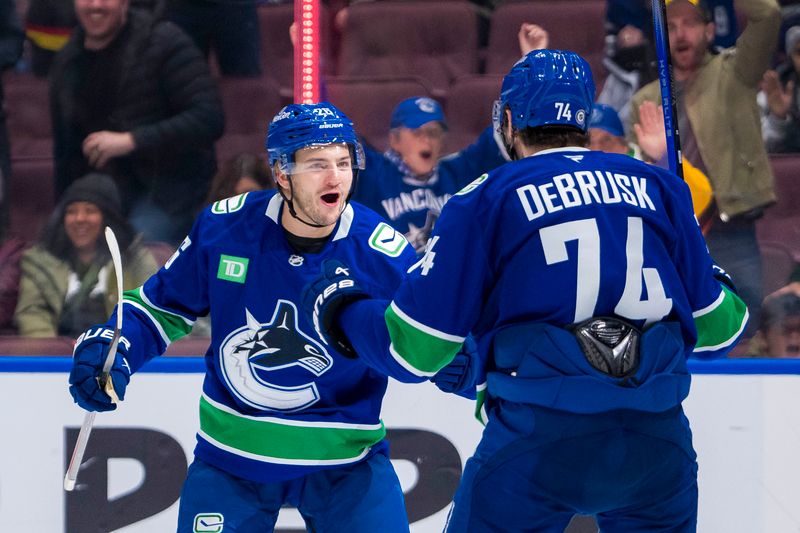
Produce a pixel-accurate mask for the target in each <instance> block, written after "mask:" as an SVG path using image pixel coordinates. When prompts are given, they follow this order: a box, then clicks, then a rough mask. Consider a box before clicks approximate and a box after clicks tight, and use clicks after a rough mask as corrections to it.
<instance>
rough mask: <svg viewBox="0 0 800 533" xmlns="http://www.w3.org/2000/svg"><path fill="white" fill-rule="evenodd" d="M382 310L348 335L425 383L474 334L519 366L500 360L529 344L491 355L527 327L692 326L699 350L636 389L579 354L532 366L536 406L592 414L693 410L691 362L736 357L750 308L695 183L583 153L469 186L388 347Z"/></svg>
mask: <svg viewBox="0 0 800 533" xmlns="http://www.w3.org/2000/svg"><path fill="white" fill-rule="evenodd" d="M464 254H468V255H470V256H474V257H475V260H473V261H466V260H464ZM439 302H458V305H456V306H453V305H449V306H443V305H440V304H439ZM381 304H382V305H384V307H385V302H383V303H381V302H370V303H367V302H356V303H355V304H352V305H350V306H349V307H347V308H346V309H345V311H344V313H343V315H342V318H341V323H342V324H343V325H345V326H346V325H347V324H352V323H355V322H357V323H359V324H361V325H362V327H361V328H359V330H358V331H354V329H353V328H350V327H347V328H346V331H347V333H348V335H349V336H350V337H351V341H353V343H354V345H355V346H356V349H357V351H359V353H361V352H364V353H365V355H364V356H363V358H364V359H366V360H367V361H368V362H369V364H371V365H373V366H375V368H378V369H380V370H381V371H382V372H386V373H387V374H389V375H392V376H395V377H396V378H398V379H400V380H401V381H411V382H413V381H421V380H423V379H426V378H428V377H430V376H431V375H433V374H434V373H435V372H436V371H438V370H439V369H440V368H442V367H443V366H444V365H446V364H447V363H448V362H449V361H450V360H451V359H452V357H453V355H454V354H455V353H456V351H457V350H458V348H459V346H460V345H461V343H462V342H463V340H464V338H465V336H466V335H467V334H468V333H470V332H471V333H472V334H473V335H474V337H475V338H476V340H477V342H478V345H479V352H480V354H481V357H482V358H483V361H482V362H483V364H485V365H488V366H489V368H490V369H492V368H496V367H498V366H500V367H503V366H506V365H504V363H507V362H504V361H498V360H497V358H498V357H502V356H503V354H504V353H506V352H508V353H517V354H519V353H524V352H525V351H526V349H527V345H526V339H525V338H524V337H522V336H518V337H517V339H516V340H515V339H514V337H513V336H512V337H511V338H508V337H504V338H503V343H505V344H509V343H510V344H512V345H513V344H514V343H515V342H518V343H519V344H518V345H517V346H508V350H504V349H503V348H505V346H501V347H500V348H499V349H498V346H497V345H495V346H494V348H493V349H491V347H492V344H493V341H495V337H496V336H498V334H500V332H502V331H503V330H504V328H506V327H508V326H512V325H515V324H521V323H544V324H550V325H553V326H557V327H559V328H562V327H564V326H567V325H570V324H574V323H577V322H580V321H583V320H585V319H588V318H590V317H596V316H616V317H622V318H624V319H627V320H628V321H630V322H632V323H633V324H635V325H636V326H638V327H640V328H642V327H645V326H647V325H649V324H652V323H654V322H658V321H672V322H677V323H678V324H679V326H680V336H682V340H683V343H684V345H685V346H686V347H687V348H686V351H685V352H683V351H681V354H680V358H679V359H678V360H675V359H674V357H673V356H672V355H665V357H669V359H667V360H658V356H652V355H651V356H649V357H648V358H645V359H644V360H643V363H642V365H641V367H640V368H639V370H638V371H637V373H636V375H635V376H634V381H633V382H632V383H636V385H637V386H636V387H633V386H630V387H620V386H618V381H617V380H615V379H612V378H610V377H608V376H604V375H602V374H601V373H600V372H598V371H596V370H594V369H592V368H591V367H590V366H589V365H588V363H587V362H586V360H585V359H584V358H583V357H582V356H580V355H579V354H573V355H575V357H574V358H565V359H559V358H553V357H552V354H550V357H549V358H544V359H537V358H536V357H532V358H529V359H527V360H526V363H525V365H526V368H525V369H524V372H525V378H526V380H527V383H526V385H527V391H528V392H527V397H526V401H527V402H530V403H533V404H537V405H543V406H547V407H552V408H558V409H563V410H566V411H572V412H585V413H588V412H601V411H606V410H611V409H618V408H625V407H634V406H635V408H637V409H641V410H645V411H663V410H664V409H667V408H669V407H672V406H675V405H679V404H680V402H681V400H683V398H684V397H685V396H686V395H687V394H688V390H689V375H688V373H687V370H686V365H685V357H686V356H689V355H690V354H691V352H692V351H694V353H695V354H696V355H698V356H703V357H714V356H721V355H724V354H725V353H726V352H727V351H728V350H730V348H732V347H733V345H734V344H735V341H736V340H737V339H738V337H739V335H740V334H741V331H742V328H743V326H744V324H745V322H746V310H745V309H744V307H743V304H741V301H740V300H739V299H738V297H736V296H735V295H734V294H733V293H732V292H731V291H730V290H729V289H728V288H727V287H726V286H724V285H722V284H721V283H720V282H719V281H718V280H717V279H716V278H715V266H714V265H713V263H712V260H711V258H710V257H709V255H708V253H707V251H706V247H705V243H704V241H703V237H702V235H701V233H700V231H699V228H698V227H697V223H696V220H695V219H694V217H693V214H692V208H691V198H690V194H689V190H688V188H687V187H686V185H685V184H684V183H683V182H682V181H681V180H679V179H678V178H677V177H676V176H674V175H672V174H670V173H668V172H666V171H664V170H662V169H659V168H656V167H654V166H651V165H647V164H645V163H642V162H639V161H636V160H634V159H633V158H630V157H627V156H624V155H617V154H605V153H602V152H590V151H588V150H585V149H582V148H563V149H554V150H545V151H542V152H539V153H538V154H536V155H535V156H532V157H527V158H525V159H522V160H519V161H515V162H513V163H509V164H507V165H504V166H502V167H500V168H498V169H496V170H494V171H492V172H489V173H488V174H486V175H484V176H481V177H480V178H479V179H477V180H475V181H474V182H473V183H472V184H470V185H468V186H467V187H466V188H465V189H463V190H462V191H460V192H459V193H458V194H457V195H456V196H454V197H453V198H452V199H451V200H450V201H449V202H448V204H447V207H446V209H445V210H444V211H443V213H442V217H441V218H440V219H439V221H438V223H437V226H436V229H435V230H434V233H433V235H432V237H431V239H430V241H429V243H428V245H427V247H426V253H425V255H424V256H423V257H422V258H421V259H420V260H419V261H418V262H417V263H416V264H415V265H414V266H413V267H412V268H411V269H410V270H409V276H408V277H407V279H406V280H405V281H404V282H403V284H401V286H400V288H399V290H398V292H397V293H396V294H395V296H394V299H393V301H392V302H391V305H390V306H389V307H388V308H387V309H386V313H385V321H386V325H387V326H388V338H387V337H386V329H387V328H386V327H383V328H381V327H379V326H380V324H376V325H375V326H374V327H369V326H366V327H365V326H364V324H365V323H366V322H367V318H366V317H372V318H373V319H374V318H375V317H376V316H377V314H376V313H374V308H373V309H370V307H372V306H374V305H381ZM380 319H381V321H382V320H383V319H384V317H383V316H380ZM371 330H375V331H376V332H379V333H371ZM564 333H565V334H567V335H571V334H569V333H568V332H566V331H565V332H564ZM553 342H555V343H556V344H558V339H555V340H554V341H553ZM367 347H369V349H367ZM644 349H645V347H643V348H642V350H644ZM493 351H494V357H495V360H494V361H488V360H487V357H492V355H489V354H491V353H492V352H493ZM655 353H656V354H657V353H658V351H657V350H656V351H655ZM519 362H520V361H516V363H519ZM506 367H507V366H506ZM522 372H523V370H522V369H520V373H522ZM519 377H520V378H521V377H523V376H519ZM500 381H502V379H501V380H499V381H498V383H497V384H496V385H497V386H498V387H500V386H501V385H503V384H502V383H500ZM517 381H519V380H517ZM489 386H490V388H491V387H492V382H491V376H490V382H489ZM590 399H591V401H589V400H590Z"/></svg>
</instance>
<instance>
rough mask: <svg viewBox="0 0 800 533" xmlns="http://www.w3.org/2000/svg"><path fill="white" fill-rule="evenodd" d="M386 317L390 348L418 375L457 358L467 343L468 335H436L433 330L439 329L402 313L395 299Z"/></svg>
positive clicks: (400, 360)
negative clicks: (426, 325) (423, 324)
mask: <svg viewBox="0 0 800 533" xmlns="http://www.w3.org/2000/svg"><path fill="white" fill-rule="evenodd" d="M384 318H385V320H386V327H387V329H388V330H389V338H390V339H391V346H390V347H389V351H390V352H391V354H392V356H393V357H394V358H395V359H396V360H397V362H398V363H400V365H401V366H403V367H404V368H405V369H406V370H408V371H409V372H411V373H412V374H415V375H417V376H431V375H433V374H435V373H436V372H438V371H439V370H440V369H441V368H442V367H444V366H445V365H446V364H447V363H449V362H450V361H451V360H452V359H453V357H454V356H455V355H456V353H458V350H459V349H460V348H461V344H462V343H463V342H464V337H457V336H455V335H448V334H445V333H441V332H437V333H439V335H434V334H431V332H432V331H436V330H433V329H431V328H427V327H425V329H424V330H423V329H422V328H419V327H417V326H416V325H415V324H419V323H418V322H414V321H411V319H409V318H408V317H407V316H406V315H405V314H402V311H400V310H399V309H398V308H397V306H396V305H394V302H392V304H391V305H390V306H389V307H387V308H386V313H384ZM419 325H420V326H421V324H419ZM423 327H424V326H423Z"/></svg>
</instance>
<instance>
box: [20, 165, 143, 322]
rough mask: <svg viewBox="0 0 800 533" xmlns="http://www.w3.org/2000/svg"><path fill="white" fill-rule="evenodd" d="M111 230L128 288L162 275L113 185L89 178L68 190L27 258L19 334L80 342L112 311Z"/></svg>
mask: <svg viewBox="0 0 800 533" xmlns="http://www.w3.org/2000/svg"><path fill="white" fill-rule="evenodd" d="M105 226H110V227H111V229H113V230H114V233H115V235H116V237H117V241H118V242H119V246H120V250H121V252H122V265H123V288H124V289H126V290H127V289H133V288H136V287H138V286H139V285H141V284H142V283H143V282H144V280H145V279H147V278H148V277H149V276H150V275H151V274H152V273H154V272H155V271H156V270H157V265H156V261H155V259H154V258H153V256H152V254H151V253H150V252H149V251H148V250H147V249H146V248H144V247H143V246H142V244H141V242H140V240H139V239H138V238H137V237H136V235H134V232H133V229H132V227H131V226H130V224H129V223H128V222H127V221H126V220H125V219H124V218H123V216H122V206H121V202H120V196H119V191H118V190H117V187H116V185H115V184H114V181H113V180H112V179H111V178H110V177H109V176H107V175H105V174H98V173H91V174H87V175H86V176H84V177H82V178H80V179H79V180H76V181H75V182H74V183H72V184H71V185H70V186H69V188H68V189H67V190H66V191H65V192H64V195H63V196H62V198H61V200H60V202H59V204H58V205H57V206H56V209H55V211H54V212H53V215H52V216H51V218H50V220H49V221H48V223H47V226H46V227H45V230H44V233H43V235H42V238H41V239H40V241H39V242H38V243H37V244H36V245H35V246H33V247H32V248H31V249H29V250H27V251H26V252H25V253H24V254H23V256H22V260H21V278H20V290H19V301H18V303H17V308H16V310H15V312H14V321H15V322H16V325H17V328H18V330H19V333H20V335H24V336H29V337H55V336H69V337H74V336H76V335H77V334H79V333H80V332H81V331H83V330H84V329H86V327H88V326H89V325H91V324H94V323H96V322H98V321H99V320H102V319H104V318H105V317H107V316H108V315H109V313H110V312H111V311H112V310H113V307H114V305H115V304H116V302H117V288H116V276H115V273H114V267H113V265H112V263H111V255H110V253H109V251H108V246H107V245H106V242H105V238H104V228H105Z"/></svg>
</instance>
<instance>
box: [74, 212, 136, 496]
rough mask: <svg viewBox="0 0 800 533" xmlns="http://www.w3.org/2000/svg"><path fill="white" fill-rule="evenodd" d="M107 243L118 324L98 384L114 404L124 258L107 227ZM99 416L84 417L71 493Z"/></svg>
mask: <svg viewBox="0 0 800 533" xmlns="http://www.w3.org/2000/svg"><path fill="white" fill-rule="evenodd" d="M106 243H107V244H108V250H109V251H110V252H111V261H112V263H113V264H114V274H115V275H116V277H117V323H116V325H115V326H114V336H113V337H112V338H111V344H110V345H109V347H108V354H107V355H106V360H105V361H104V362H103V370H102V372H101V373H100V375H99V376H98V377H97V382H98V383H99V384H100V387H101V388H102V389H103V390H105V391H106V394H108V395H109V396H110V397H111V400H112V401H113V402H114V403H117V402H119V398H117V394H116V393H115V392H114V383H113V382H112V381H111V376H110V375H109V373H110V372H111V366H112V365H113V364H114V358H115V357H116V356H117V346H118V345H119V338H120V335H121V334H122V256H121V254H120V253H119V244H117V237H116V236H115V235H114V231H113V230H112V229H111V228H110V227H108V226H106ZM95 415H97V413H96V412H95V411H87V412H86V415H85V416H84V417H83V424H82V425H81V430H80V432H79V433H78V439H77V440H76V441H75V449H74V450H72V458H71V459H70V461H69V467H67V474H66V475H65V476H64V490H66V491H71V490H72V489H74V488H75V481H76V480H77V479H78V470H79V469H80V467H81V463H83V454H84V453H85V452H86V445H87V444H88V443H89V435H91V433H92V427H93V426H94V417H95Z"/></svg>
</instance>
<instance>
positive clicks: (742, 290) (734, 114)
mask: <svg viewBox="0 0 800 533" xmlns="http://www.w3.org/2000/svg"><path fill="white" fill-rule="evenodd" d="M736 8H737V9H738V10H739V11H740V12H741V13H743V14H744V15H746V17H747V27H746V28H745V29H744V31H742V33H741V35H740V36H739V38H738V40H737V41H736V46H734V47H732V48H729V49H727V50H724V51H722V52H720V53H718V54H714V53H712V52H711V50H710V45H711V43H712V41H713V39H714V23H713V22H711V17H710V13H709V11H708V6H707V5H706V3H705V1H704V0H667V25H668V31H669V47H670V55H671V58H672V68H673V73H674V76H675V85H676V87H675V89H676V93H677V94H676V96H677V102H678V105H677V112H678V127H679V131H680V138H681V148H682V151H683V158H684V159H685V160H688V161H689V162H690V163H691V164H692V165H693V166H694V167H696V168H697V169H699V170H700V171H701V172H702V173H703V174H705V175H706V176H707V177H708V179H709V181H710V182H711V188H712V191H713V194H714V210H715V213H714V214H713V216H712V217H710V218H711V220H712V222H711V226H710V228H709V229H708V231H707V233H706V234H705V237H706V242H707V243H708V248H709V251H710V252H711V255H712V257H714V259H715V260H716V261H717V263H719V265H720V266H721V267H723V268H724V269H725V270H727V271H728V272H729V273H730V274H731V276H732V277H733V279H735V280H736V284H737V287H738V289H739V294H740V295H741V297H742V299H743V300H744V301H745V303H746V304H747V306H748V308H749V309H750V313H751V315H752V320H751V321H750V325H749V326H748V330H747V331H746V332H745V335H746V336H747V337H750V336H752V334H754V333H755V328H756V327H757V324H758V323H759V318H758V315H759V309H760V307H761V299H762V282H761V255H760V253H759V249H758V243H757V242H756V232H755V221H756V220H757V219H758V218H759V217H760V216H761V215H762V214H763V212H764V209H766V208H767V207H768V206H769V205H770V204H772V203H774V202H775V190H774V184H773V181H774V179H773V176H772V170H771V168H770V165H769V159H768V157H767V152H766V150H765V149H764V143H763V141H762V139H761V124H760V120H761V119H760V112H759V108H758V105H757V103H756V94H757V92H758V88H759V84H760V82H761V78H762V76H763V74H764V72H765V71H766V70H767V68H768V67H769V64H770V61H771V58H772V54H773V52H774V51H775V48H776V46H777V35H778V29H779V27H780V22H781V16H780V8H779V6H778V3H777V2H776V1H775V0H747V1H741V0H740V1H737V2H736ZM660 100H661V92H660V88H659V82H658V80H656V81H654V82H652V83H650V84H649V85H646V86H645V87H643V88H642V89H641V90H640V91H639V92H638V93H636V95H635V96H634V99H633V103H632V106H631V118H630V123H631V124H636V123H639V122H640V117H639V113H640V106H641V104H642V103H643V102H645V101H652V102H654V103H656V104H658V103H659V102H660ZM628 132H629V133H631V132H634V128H633V127H629V128H628ZM631 134H632V135H634V136H635V133H631ZM635 140H636V142H637V144H639V145H640V146H642V143H640V142H638V139H635Z"/></svg>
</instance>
